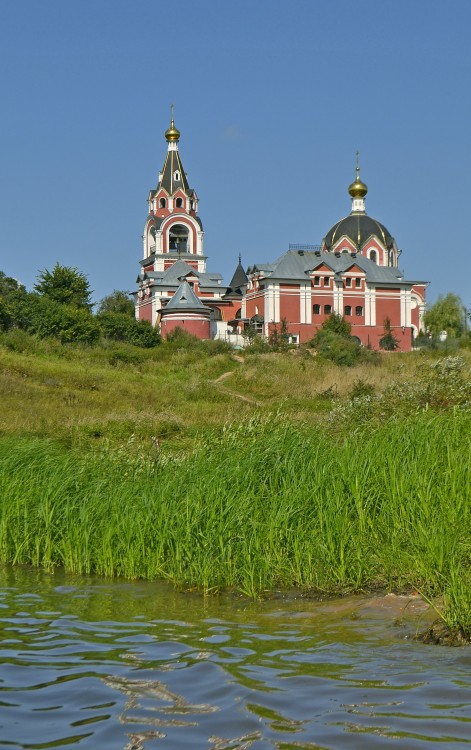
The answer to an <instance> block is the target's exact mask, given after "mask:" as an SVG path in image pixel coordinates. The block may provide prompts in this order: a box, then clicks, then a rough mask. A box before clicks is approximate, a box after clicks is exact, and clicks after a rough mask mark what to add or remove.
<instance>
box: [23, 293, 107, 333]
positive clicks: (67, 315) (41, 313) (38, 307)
mask: <svg viewBox="0 0 471 750" xmlns="http://www.w3.org/2000/svg"><path fill="white" fill-rule="evenodd" d="M12 313H13V319H14V322H15V324H16V325H17V326H18V327H19V328H22V329H23V330H25V331H28V333H33V334H36V335H37V336H39V337H40V338H46V337H48V336H52V337H55V338H57V339H59V341H60V342H61V343H62V344H69V343H81V344H94V343H95V342H96V341H97V340H98V338H99V335H100V329H99V326H98V323H97V321H96V320H95V318H94V317H93V315H92V314H91V313H90V312H89V310H87V309H86V308H81V309H80V308H74V307H69V306H68V305H61V304H59V303H58V302H54V301H53V300H51V299H49V298H48V297H45V296H40V295H39V294H34V293H29V294H28V293H26V294H23V295H21V296H18V297H17V298H16V299H15V300H14V302H13V303H12Z"/></svg>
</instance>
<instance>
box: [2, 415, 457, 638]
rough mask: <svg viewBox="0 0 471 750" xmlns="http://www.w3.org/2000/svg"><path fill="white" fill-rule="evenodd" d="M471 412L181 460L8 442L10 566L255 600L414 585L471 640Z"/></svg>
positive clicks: (251, 433) (271, 433) (6, 553)
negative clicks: (280, 593)
mask: <svg viewBox="0 0 471 750" xmlns="http://www.w3.org/2000/svg"><path fill="white" fill-rule="evenodd" d="M470 432H471V415H470V413H469V412H466V411H458V410H455V411H448V412H445V413H441V414H435V415H431V414H430V413H427V412H422V413H417V414H414V415H411V416H410V417H404V418H401V420H394V419H393V420H388V421H387V422H386V423H384V424H380V425H379V426H375V427H374V428H372V427H371V426H370V427H368V428H367V429H361V428H360V429H357V430H356V431H353V432H352V433H351V434H349V435H346V436H345V435H343V436H342V437H339V436H335V435H333V434H332V433H328V432H327V431H325V430H323V429H322V428H317V429H315V430H314V429H312V427H309V426H307V425H306V426H303V425H298V426H296V427H295V426H293V425H292V424H290V423H289V422H287V421H285V420H284V418H281V417H278V418H275V419H269V418H263V417H254V418H252V419H250V420H246V421H245V423H243V424H241V423H234V424H232V425H228V426H226V427H225V428H221V429H220V430H215V431H214V433H213V434H211V435H210V436H209V437H205V438H204V439H201V440H200V441H199V442H198V443H197V444H196V446H195V448H194V450H193V451H192V452H191V453H189V454H187V455H185V456H181V457H175V458H168V457H164V458H162V459H161V460H160V461H158V460H157V458H158V457H155V456H154V457H152V456H151V457H146V458H143V457H141V459H140V460H131V459H130V458H129V456H127V455H126V453H119V452H116V451H112V450H111V451H108V452H101V453H99V452H97V453H95V454H88V455H86V456H85V455H84V454H83V453H79V452H75V451H70V450H67V449H65V448H64V447H62V446H60V445H58V444H55V443H54V442H52V441H49V440H43V439H34V438H28V439H20V438H16V437H3V438H2V439H0V496H1V498H2V503H1V509H0V559H1V560H2V561H3V562H8V563H14V564H25V563H26V564H33V565H42V566H46V567H47V568H52V567H53V566H63V567H64V568H65V569H66V570H67V571H71V572H75V573H97V574H102V575H107V576H125V577H128V578H138V577H142V578H148V579H151V578H165V579H168V580H171V581H173V582H174V583H175V584H177V585H179V586H184V587H198V588H200V589H202V590H205V591H211V590H217V589H220V588H223V587H224V588H225V587H230V588H236V589H238V590H240V591H243V592H245V593H246V594H248V595H251V596H256V595H259V594H261V593H263V592H264V591H270V590H273V589H274V588H275V587H283V588H284V587H292V586H298V587H302V588H303V589H309V590H315V591H323V592H329V593H339V592H347V591H359V590H362V589H365V588H370V587H373V586H378V585H380V586H383V587H388V588H392V589H401V588H403V587H415V588H417V589H418V590H419V591H421V592H422V593H423V594H424V595H425V596H427V597H429V598H431V599H434V598H438V597H440V598H441V599H442V602H443V603H442V604H441V605H440V606H442V610H441V611H442V616H443V618H444V619H445V621H446V622H448V624H449V625H450V626H451V627H454V628H460V629H461V631H462V632H463V633H464V634H465V635H466V637H468V638H469V637H471V595H470V593H469V592H470V561H471V542H470V540H471V533H470V532H471V504H470V499H471V498H470V494H471V459H470V451H469V435H470Z"/></svg>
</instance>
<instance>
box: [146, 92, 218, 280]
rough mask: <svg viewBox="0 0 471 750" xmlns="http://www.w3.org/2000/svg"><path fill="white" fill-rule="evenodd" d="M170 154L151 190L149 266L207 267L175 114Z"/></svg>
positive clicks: (169, 135)
mask: <svg viewBox="0 0 471 750" xmlns="http://www.w3.org/2000/svg"><path fill="white" fill-rule="evenodd" d="M165 139H166V141H167V155H166V157H165V162H164V165H163V168H162V171H161V172H159V176H158V181H157V187H156V188H155V190H151V191H150V192H149V197H148V206H149V215H148V217H147V219H146V223H145V226H144V234H143V241H144V260H145V261H146V263H145V267H146V268H147V269H148V270H151V269H152V270H153V271H157V272H162V271H166V270H167V269H168V268H170V267H171V266H172V265H173V264H174V263H175V262H176V261H180V260H181V261H184V262H185V263H188V265H189V266H191V267H192V268H194V269H195V271H200V272H203V273H204V272H205V271H206V257H205V256H204V255H203V234H204V232H203V225H202V223H201V219H200V218H199V216H198V196H197V195H196V192H195V190H194V189H193V188H190V186H189V183H188V178H187V174H186V172H185V170H184V169H183V165H182V161H181V158H180V153H179V150H178V142H179V140H180V131H179V130H178V129H177V128H176V127H175V120H174V116H173V105H172V114H171V120H170V127H169V128H168V129H167V130H166V131H165Z"/></svg>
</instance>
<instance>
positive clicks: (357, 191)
mask: <svg viewBox="0 0 471 750" xmlns="http://www.w3.org/2000/svg"><path fill="white" fill-rule="evenodd" d="M355 173H356V177H355V182H352V184H351V185H350V186H349V188H348V192H349V193H350V195H351V196H352V198H364V197H365V195H366V194H367V192H368V188H367V186H366V185H365V183H364V182H362V181H361V180H360V152H359V151H357V153H356V168H355Z"/></svg>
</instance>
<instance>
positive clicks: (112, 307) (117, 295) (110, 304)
mask: <svg viewBox="0 0 471 750" xmlns="http://www.w3.org/2000/svg"><path fill="white" fill-rule="evenodd" d="M102 313H118V314H120V315H128V316H129V317H131V318H134V302H133V301H132V300H131V299H129V294H128V293H127V292H122V291H119V290H118V289H115V290H114V291H113V292H111V294H108V295H107V296H106V297H103V299H102V300H101V302H100V304H99V305H98V314H99V315H100V314H102Z"/></svg>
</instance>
